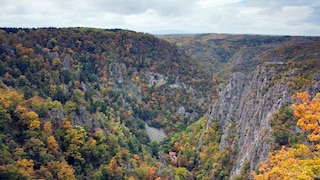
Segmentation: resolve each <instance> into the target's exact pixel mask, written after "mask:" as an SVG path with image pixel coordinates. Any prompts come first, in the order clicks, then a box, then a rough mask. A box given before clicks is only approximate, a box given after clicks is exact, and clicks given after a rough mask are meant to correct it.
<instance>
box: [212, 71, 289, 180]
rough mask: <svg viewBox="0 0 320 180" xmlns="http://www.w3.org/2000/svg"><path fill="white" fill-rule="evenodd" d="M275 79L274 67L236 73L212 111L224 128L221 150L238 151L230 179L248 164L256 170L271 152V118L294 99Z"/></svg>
mask: <svg viewBox="0 0 320 180" xmlns="http://www.w3.org/2000/svg"><path fill="white" fill-rule="evenodd" d="M274 77H275V68H274V67H266V66H263V65H261V66H258V67H257V68H256V70H255V71H253V72H251V73H248V74H244V73H240V72H237V73H234V74H233V76H232V77H231V78H230V80H229V83H228V84H227V86H226V87H225V88H224V89H223V90H221V91H220V96H219V99H218V100H217V101H216V102H215V104H214V105H213V107H212V109H210V111H211V112H210V115H211V116H212V117H213V118H214V119H216V120H217V121H218V122H219V123H220V125H221V127H222V129H223V130H222V131H223V135H222V138H221V142H220V150H223V149H225V148H227V147H231V148H232V149H233V150H236V151H235V152H236V155H235V156H236V157H235V162H234V165H233V168H232V170H231V173H230V174H231V177H233V176H235V175H237V174H239V173H241V170H242V167H243V166H244V165H245V164H247V163H250V169H251V170H254V169H256V168H257V167H258V165H259V162H261V161H262V160H264V159H265V158H266V157H267V155H268V152H269V151H270V149H271V145H270V142H268V140H270V138H271V126H270V122H269V119H270V117H271V115H272V114H273V113H274V112H275V111H276V110H277V109H279V108H280V107H281V106H282V105H283V104H285V103H288V102H289V101H290V97H291V94H290V93H289V91H288V85H286V84H285V83H283V84H282V83H276V84H273V83H272V80H273V79H274Z"/></svg>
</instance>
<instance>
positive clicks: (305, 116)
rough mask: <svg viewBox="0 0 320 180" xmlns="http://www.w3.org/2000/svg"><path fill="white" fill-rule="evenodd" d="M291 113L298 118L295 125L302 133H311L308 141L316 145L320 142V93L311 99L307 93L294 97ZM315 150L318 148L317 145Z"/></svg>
mask: <svg viewBox="0 0 320 180" xmlns="http://www.w3.org/2000/svg"><path fill="white" fill-rule="evenodd" d="M292 98H293V100H294V101H295V104H293V105H292V108H293V110H294V111H293V113H294V115H295V116H296V117H298V122H297V125H298V126H299V127H300V128H301V129H302V130H304V131H308V132H311V133H310V134H309V135H308V139H309V141H311V142H315V143H317V144H318V142H319V141H320V93H317V94H316V96H315V97H314V98H313V99H311V98H310V95H309V94H308V93H307V92H301V93H297V94H296V95H294V96H293V97H292ZM317 148H320V146H319V144H318V145H317Z"/></svg>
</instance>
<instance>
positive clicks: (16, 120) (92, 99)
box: [0, 28, 214, 179]
mask: <svg viewBox="0 0 320 180" xmlns="http://www.w3.org/2000/svg"><path fill="white" fill-rule="evenodd" d="M208 76H209V77H210V74H209V73H207V72H205V71H203V70H201V68H199V66H198V65H197V64H196V63H194V62H193V61H191V58H190V57H189V56H187V55H186V54H185V53H184V52H183V51H181V50H179V49H178V48H177V47H176V46H174V45H171V44H169V43H168V42H166V41H164V40H160V39H158V38H156V37H154V36H152V35H149V34H143V33H136V32H132V31H126V30H119V29H115V30H102V29H90V28H67V29H65V28H62V29H56V28H47V29H15V28H2V29H1V30H0V82H1V97H0V100H1V113H2V116H3V118H2V119H1V136H0V137H1V151H3V152H5V153H3V154H2V153H1V154H2V156H3V157H2V158H1V162H0V166H1V168H0V169H1V172H0V174H1V177H2V178H8V177H12V178H15V177H20V176H21V177H25V178H27V179H34V178H44V179H50V178H55V179H56V178H58V179H64V178H66V177H64V178H63V177H62V176H63V169H59V168H58V167H59V166H60V165H61V164H63V166H66V167H67V169H68V172H66V173H65V175H68V176H69V175H70V177H72V178H73V177H76V178H78V179H84V178H90V177H94V178H102V179H104V178H106V177H109V178H118V179H119V178H120V179H122V178H129V177H134V178H138V179H143V178H144V177H157V176H160V175H161V174H158V173H157V172H156V171H157V167H158V164H157V163H156V162H157V160H156V158H157V157H158V153H157V149H158V147H157V142H152V143H151V141H150V139H149V137H148V135H147V132H146V130H145V127H146V124H148V125H149V126H151V127H155V128H162V129H163V130H164V132H165V133H167V134H171V133H172V132H177V131H181V130H184V129H185V128H186V127H187V125H188V124H191V123H193V122H195V121H197V120H198V119H199V118H200V117H201V116H202V115H203V113H204V112H205V111H206V109H207V107H208V105H209V103H210V102H211V98H212V95H213V90H212V89H214V88H212V83H211V79H207V77H208ZM61 166H62V165H61ZM57 168H58V169H57ZM166 176H167V177H170V174H168V175H166Z"/></svg>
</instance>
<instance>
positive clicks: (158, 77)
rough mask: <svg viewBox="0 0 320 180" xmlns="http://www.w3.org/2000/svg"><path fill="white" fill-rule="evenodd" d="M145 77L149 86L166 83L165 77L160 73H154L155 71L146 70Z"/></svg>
mask: <svg viewBox="0 0 320 180" xmlns="http://www.w3.org/2000/svg"><path fill="white" fill-rule="evenodd" d="M146 75H147V78H148V80H149V86H153V85H157V86H161V85H164V84H166V83H167V77H165V76H164V75H162V74H159V73H155V72H150V71H149V72H147V73H146Z"/></svg>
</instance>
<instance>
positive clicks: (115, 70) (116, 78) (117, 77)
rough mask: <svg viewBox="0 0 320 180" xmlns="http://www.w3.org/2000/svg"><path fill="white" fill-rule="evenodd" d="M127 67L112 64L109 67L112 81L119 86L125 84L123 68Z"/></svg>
mask: <svg viewBox="0 0 320 180" xmlns="http://www.w3.org/2000/svg"><path fill="white" fill-rule="evenodd" d="M121 66H125V64H120V63H112V64H110V66H109V76H110V79H111V81H113V82H114V83H117V84H121V83H123V76H122V70H121V69H122V67H121Z"/></svg>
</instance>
